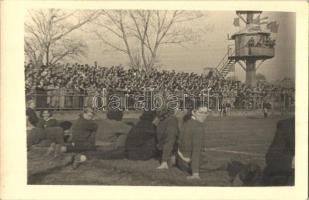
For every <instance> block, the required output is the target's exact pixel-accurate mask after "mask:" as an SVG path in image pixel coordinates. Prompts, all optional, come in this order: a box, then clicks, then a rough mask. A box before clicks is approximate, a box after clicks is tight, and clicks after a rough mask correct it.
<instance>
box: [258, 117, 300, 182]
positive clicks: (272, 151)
mask: <svg viewBox="0 0 309 200" xmlns="http://www.w3.org/2000/svg"><path fill="white" fill-rule="evenodd" d="M294 156H295V118H294V117H293V118H289V119H286V120H281V121H279V122H278V123H277V130H276V134H275V137H274V139H273V141H272V143H271V145H270V147H269V149H268V151H267V153H266V157H265V160H266V167H265V168H264V172H263V183H262V184H263V185H266V186H270V185H271V186H280V185H281V186H284V185H294V166H293V160H294Z"/></svg>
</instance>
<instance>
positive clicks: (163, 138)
mask: <svg viewBox="0 0 309 200" xmlns="http://www.w3.org/2000/svg"><path fill="white" fill-rule="evenodd" d="M178 132H179V130H178V120H177V118H176V117H175V115H174V110H169V109H168V108H164V109H162V110H161V111H159V123H158V126H157V148H158V152H159V154H160V155H161V159H160V161H161V164H160V166H159V167H158V168H157V169H168V164H167V163H168V162H169V161H170V162H171V164H174V160H175V155H174V154H175V151H176V139H177V136H178Z"/></svg>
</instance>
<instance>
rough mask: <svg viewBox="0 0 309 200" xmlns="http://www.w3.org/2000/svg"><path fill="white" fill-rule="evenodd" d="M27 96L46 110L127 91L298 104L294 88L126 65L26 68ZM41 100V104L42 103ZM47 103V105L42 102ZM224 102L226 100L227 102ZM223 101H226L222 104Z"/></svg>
mask: <svg viewBox="0 0 309 200" xmlns="http://www.w3.org/2000/svg"><path fill="white" fill-rule="evenodd" d="M25 77H26V79H25V80H26V88H25V89H26V95H27V96H28V98H29V97H30V98H31V97H32V98H33V97H34V96H35V95H36V96H41V97H43V96H45V98H39V100H38V101H39V102H37V104H38V105H39V107H40V105H41V106H42V107H46V106H49V107H62V108H63V107H83V106H86V104H88V105H89V99H91V97H92V96H94V95H98V94H101V93H102V89H103V88H105V90H106V91H108V93H109V94H113V93H115V92H117V91H118V92H119V91H123V92H125V93H129V94H143V92H144V91H145V90H147V89H150V88H151V89H152V90H155V91H163V92H165V93H167V94H176V95H180V94H188V95H193V96H198V95H199V94H201V93H205V91H206V90H207V89H210V91H209V95H212V96H216V95H217V96H218V97H220V99H225V100H226V101H228V102H229V103H231V104H232V105H233V107H236V108H244V107H246V106H248V105H249V106H250V104H253V101H254V100H253V99H254V98H255V100H256V99H259V100H260V102H262V101H263V100H265V99H268V101H269V100H270V99H271V98H276V99H277V100H278V99H279V100H278V101H283V99H284V100H285V101H289V104H293V102H294V88H293V87H282V86H278V85H273V84H269V83H267V82H265V81H264V82H258V83H257V87H255V88H251V87H249V86H247V85H246V84H243V83H241V82H240V81H237V80H228V79H223V78H220V77H218V76H215V75H214V74H212V75H211V74H208V75H205V74H197V73H186V72H176V71H175V70H171V71H167V70H158V69H151V70H150V71H148V72H146V71H145V70H138V69H125V68H124V67H123V66H112V67H101V66H98V65H97V64H96V63H95V65H94V66H93V65H92V66H91V65H88V64H85V65H83V64H78V63H75V64H57V65H55V66H49V67H47V66H44V65H42V66H41V67H39V68H35V67H34V66H33V65H32V64H31V63H30V64H28V65H26V66H25ZM40 101H41V102H40ZM42 101H43V102H42ZM223 101H224V100H223ZM221 102H222V101H221Z"/></svg>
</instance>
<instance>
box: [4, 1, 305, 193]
mask: <svg viewBox="0 0 309 200" xmlns="http://www.w3.org/2000/svg"><path fill="white" fill-rule="evenodd" d="M81 5H83V4H81ZM85 5H86V4H85ZM118 5H119V4H118ZM23 19H24V20H23V22H22V23H20V24H22V26H21V27H22V28H20V30H22V31H23V34H22V35H23V38H21V39H20V40H19V41H21V40H23V42H24V44H23V49H24V52H23V63H24V64H23V66H20V67H19V69H23V71H22V72H20V73H22V75H23V77H24V82H23V86H22V87H23V95H24V99H20V101H22V102H24V103H23V105H24V106H23V107H24V110H21V111H18V113H21V114H20V115H23V116H25V118H22V119H25V123H22V124H21V125H25V127H24V132H23V133H18V135H23V138H24V141H23V144H24V147H25V148H24V149H23V151H24V155H25V158H24V160H25V161H26V165H25V167H26V169H23V170H24V171H25V173H26V176H25V183H24V184H25V185H26V186H31V187H32V186H38V185H39V186H76V185H79V186H100V187H103V186H129V188H130V187H132V186H165V187H168V188H173V187H170V186H177V187H183V186H186V187H190V188H200V189H207V188H209V187H216V188H223V189H224V188H226V189H227V188H267V189H268V188H274V189H276V188H282V187H283V188H286V189H293V188H295V187H296V186H297V184H296V180H297V177H296V175H295V174H296V173H297V170H298V168H297V167H296V164H295V163H299V162H300V160H297V159H301V157H297V156H296V154H295V153H296V149H297V148H298V145H299V146H301V145H300V143H299V142H297V141H296V140H297V138H296V135H299V134H305V135H307V132H306V131H307V130H305V131H303V132H297V131H296V130H300V128H297V125H301V124H302V123H303V121H302V119H301V117H297V109H296V108H298V106H300V107H302V106H301V105H297V103H296V102H297V98H302V95H301V93H302V91H298V90H296V82H297V79H298V80H299V78H297V79H296V77H297V74H298V73H297V70H298V69H299V68H302V67H306V66H300V65H299V64H297V63H299V62H298V60H297V59H298V54H297V53H299V51H297V45H296V41H297V40H298V38H297V35H298V32H297V28H296V27H297V20H298V18H297V11H294V12H293V11H284V10H283V11H280V10H276V9H274V10H272V9H260V8H259V7H258V6H256V7H255V9H242V8H239V9H238V8H235V9H229V10H226V9H216V10H213V9H211V10H210V9H205V8H200V9H197V8H196V7H195V8H194V9H190V8H186V7H183V8H182V9H178V8H173V7H166V8H165V9H162V8H156V7H153V8H151V7H150V8H138V7H137V8H132V7H130V8H123V7H119V8H116V7H114V8H105V7H104V6H101V7H100V6H98V7H97V8H92V9H89V8H87V6H85V7H83V6H81V7H78V8H75V7H73V6H72V8H68V7H61V6H59V5H58V6H55V7H40V6H36V7H28V8H25V9H24V17H23ZM306 31H307V30H306ZM11 67H14V66H11ZM297 68H298V69H297ZM306 70H308V69H306ZM307 72H308V71H305V73H307ZM307 74H308V73H307ZM13 79H14V78H13ZM306 84H307V85H305V86H304V87H307V86H308V83H306ZM307 92H308V91H307ZM307 92H306V93H304V94H307ZM296 94H298V96H297V95H296ZM304 98H307V96H306V97H304ZM305 101H306V100H305ZM305 104H306V105H305V107H302V108H304V109H305V111H304V112H307V110H308V109H306V108H307V106H308V105H307V104H308V103H307V102H305ZM18 113H16V115H19V114H18ZM307 115H308V114H307ZM298 120H299V121H298ZM304 120H305V119H304ZM307 123H308V121H307ZM17 124H18V123H17V121H16V122H15V125H17ZM307 125H308V124H307ZM307 125H306V122H305V126H307ZM13 126H14V125H13ZM302 127H304V126H302ZM10 134H14V133H10ZM18 135H16V136H15V137H18ZM306 137H307V136H306ZM298 140H299V139H298ZM303 149H304V150H305V147H304V148H303ZM301 151H303V150H301ZM305 151H308V150H305ZM299 152H300V151H298V153H299ZM307 153H308V152H307ZM304 155H307V154H304ZM7 159H9V158H7ZM15 159H16V158H15ZM305 159H307V156H306V157H305V158H304V160H303V161H305ZM306 173H307V172H305V173H304V175H306V176H307V174H306ZM306 180H307V179H306ZM151 188H153V187H151ZM155 188H156V187H155Z"/></svg>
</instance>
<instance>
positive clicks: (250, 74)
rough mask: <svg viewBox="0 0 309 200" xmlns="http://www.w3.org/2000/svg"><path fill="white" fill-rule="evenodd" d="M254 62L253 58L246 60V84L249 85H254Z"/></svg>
mask: <svg viewBox="0 0 309 200" xmlns="http://www.w3.org/2000/svg"><path fill="white" fill-rule="evenodd" d="M255 62H256V61H255V60H246V84H247V85H249V86H251V87H255V86H256V67H255Z"/></svg>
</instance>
